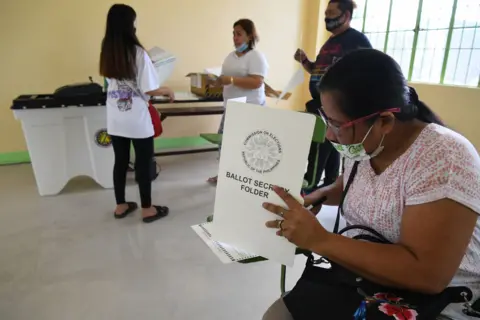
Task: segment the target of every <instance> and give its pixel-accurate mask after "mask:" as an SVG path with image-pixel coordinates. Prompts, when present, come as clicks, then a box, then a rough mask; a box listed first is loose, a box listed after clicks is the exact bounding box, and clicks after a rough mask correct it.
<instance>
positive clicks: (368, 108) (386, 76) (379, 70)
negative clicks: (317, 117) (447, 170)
mask: <svg viewBox="0 0 480 320" xmlns="http://www.w3.org/2000/svg"><path fill="white" fill-rule="evenodd" d="M319 91H320V93H322V92H327V91H328V92H332V93H333V94H334V96H335V98H336V101H337V103H338V104H339V106H340V107H341V109H342V111H343V113H345V115H347V116H348V117H349V118H351V119H359V118H361V117H365V116H368V115H371V114H374V113H377V112H381V111H383V110H387V109H391V108H400V112H399V113H395V117H396V118H397V119H398V120H400V121H409V120H413V119H418V120H421V121H423V122H426V123H437V124H440V125H444V124H443V122H442V121H441V120H440V118H439V117H438V116H437V115H436V114H435V113H434V112H433V111H432V110H431V109H430V108H429V107H428V106H427V105H426V104H425V103H423V102H422V101H420V100H419V98H418V95H417V93H416V92H415V89H414V88H412V87H409V86H408V84H407V80H406V79H405V77H404V75H403V73H402V70H401V68H400V66H399V65H398V63H397V62H396V61H395V60H394V59H393V58H391V57H390V56H388V55H387V54H385V53H383V52H381V51H378V50H374V49H360V50H357V51H354V52H352V53H349V54H347V55H346V56H345V57H343V58H342V59H340V60H339V61H337V62H336V63H335V64H334V65H333V66H332V67H330V69H329V70H328V71H327V72H326V73H325V74H324V76H323V77H322V80H321V82H320V85H319Z"/></svg>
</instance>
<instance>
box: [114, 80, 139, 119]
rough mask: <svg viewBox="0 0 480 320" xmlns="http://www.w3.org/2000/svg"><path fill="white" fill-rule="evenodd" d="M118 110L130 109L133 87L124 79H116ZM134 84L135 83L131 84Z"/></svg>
mask: <svg viewBox="0 0 480 320" xmlns="http://www.w3.org/2000/svg"><path fill="white" fill-rule="evenodd" d="M117 83H118V100H117V107H118V110H120V111H122V112H126V111H129V110H131V109H132V104H133V89H132V87H131V85H129V84H128V83H127V82H126V81H118V82H117ZM133 85H135V84H133Z"/></svg>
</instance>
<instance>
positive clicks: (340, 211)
mask: <svg viewBox="0 0 480 320" xmlns="http://www.w3.org/2000/svg"><path fill="white" fill-rule="evenodd" d="M359 164H360V162H358V161H355V163H354V164H353V167H352V171H350V175H349V176H348V180H347V185H346V186H345V189H344V190H343V192H342V197H341V199H340V205H339V206H338V212H337V218H336V219H335V227H334V228H333V233H338V229H339V228H340V216H341V215H343V203H344V202H345V197H346V196H347V192H348V189H350V186H351V185H352V183H353V179H355V176H356V175H357V171H358V165H359Z"/></svg>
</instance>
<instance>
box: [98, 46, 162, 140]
mask: <svg viewBox="0 0 480 320" xmlns="http://www.w3.org/2000/svg"><path fill="white" fill-rule="evenodd" d="M136 64H137V77H136V79H135V81H130V80H117V79H107V81H108V91H107V131H108V134H110V135H113V136H120V137H125V138H133V139H143V138H149V137H152V136H153V134H154V130H153V125H152V118H151V117H150V113H149V112H148V103H147V101H148V100H149V98H150V97H149V96H148V95H146V94H145V92H149V91H152V90H156V89H158V88H159V87H160V84H159V81H158V75H157V72H156V70H155V68H154V66H153V64H152V60H151V59H150V57H149V56H148V53H147V52H146V51H145V50H143V49H142V48H140V47H138V48H137V56H136Z"/></svg>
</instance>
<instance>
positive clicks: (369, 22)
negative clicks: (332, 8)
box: [352, 0, 480, 87]
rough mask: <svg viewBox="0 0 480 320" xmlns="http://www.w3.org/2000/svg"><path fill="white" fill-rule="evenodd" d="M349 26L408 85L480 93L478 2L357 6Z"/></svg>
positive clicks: (391, 0) (407, 0)
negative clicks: (389, 62) (441, 86)
mask: <svg viewBox="0 0 480 320" xmlns="http://www.w3.org/2000/svg"><path fill="white" fill-rule="evenodd" d="M356 2H357V5H358V7H357V10H356V11H355V14H354V16H353V19H352V26H353V27H354V28H355V29H357V30H362V32H363V33H365V35H366V36H367V37H368V38H369V39H370V42H371V43H372V46H373V47H374V48H375V49H378V50H382V51H384V52H386V53H388V54H389V55H390V56H392V57H394V58H395V60H397V62H398V63H399V64H400V66H401V67H402V70H403V72H404V73H405V75H407V76H408V80H409V81H418V82H427V83H440V84H453V85H464V86H478V87H480V0H357V1H356Z"/></svg>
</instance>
